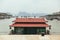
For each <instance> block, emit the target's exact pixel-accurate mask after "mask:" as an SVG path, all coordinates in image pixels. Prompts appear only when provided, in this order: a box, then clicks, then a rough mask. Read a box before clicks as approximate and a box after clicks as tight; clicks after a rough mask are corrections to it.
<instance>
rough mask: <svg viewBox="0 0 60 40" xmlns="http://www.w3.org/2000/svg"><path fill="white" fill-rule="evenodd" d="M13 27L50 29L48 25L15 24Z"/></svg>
mask: <svg viewBox="0 0 60 40" xmlns="http://www.w3.org/2000/svg"><path fill="white" fill-rule="evenodd" d="M10 26H11V27H48V24H13V25H10Z"/></svg>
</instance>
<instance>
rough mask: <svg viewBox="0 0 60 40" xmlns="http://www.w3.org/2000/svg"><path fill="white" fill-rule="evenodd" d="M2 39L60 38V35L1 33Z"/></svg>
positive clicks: (39, 39) (43, 39)
mask: <svg viewBox="0 0 60 40" xmlns="http://www.w3.org/2000/svg"><path fill="white" fill-rule="evenodd" d="M0 40H60V35H45V36H44V37H42V36H41V35H10V36H9V35H0Z"/></svg>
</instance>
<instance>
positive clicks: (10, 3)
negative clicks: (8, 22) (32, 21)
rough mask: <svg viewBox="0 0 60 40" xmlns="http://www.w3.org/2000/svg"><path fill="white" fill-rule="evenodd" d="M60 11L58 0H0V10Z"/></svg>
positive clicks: (15, 12)
mask: <svg viewBox="0 0 60 40" xmlns="http://www.w3.org/2000/svg"><path fill="white" fill-rule="evenodd" d="M57 11H60V0H0V12H10V13H13V14H17V13H19V12H28V13H48V14H50V13H53V12H57Z"/></svg>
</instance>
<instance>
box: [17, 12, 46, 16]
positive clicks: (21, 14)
mask: <svg viewBox="0 0 60 40" xmlns="http://www.w3.org/2000/svg"><path fill="white" fill-rule="evenodd" d="M45 15H47V14H46V13H27V12H20V13H18V14H17V16H45Z"/></svg>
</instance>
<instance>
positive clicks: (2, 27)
mask: <svg viewBox="0 0 60 40" xmlns="http://www.w3.org/2000/svg"><path fill="white" fill-rule="evenodd" d="M13 20H15V18H11V19H4V20H0V34H8V33H9V31H10V29H9V25H10V24H12V21H13ZM48 24H50V25H51V27H52V28H51V34H60V21H57V20H53V21H50V20H49V21H48Z"/></svg>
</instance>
